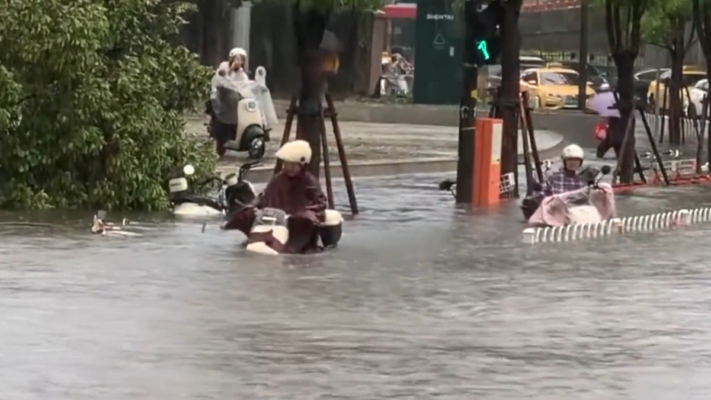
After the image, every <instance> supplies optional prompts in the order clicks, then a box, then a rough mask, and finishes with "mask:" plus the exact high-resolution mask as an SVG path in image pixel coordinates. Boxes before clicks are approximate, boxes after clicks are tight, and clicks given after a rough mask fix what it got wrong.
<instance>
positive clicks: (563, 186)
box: [541, 144, 589, 196]
mask: <svg viewBox="0 0 711 400" xmlns="http://www.w3.org/2000/svg"><path fill="white" fill-rule="evenodd" d="M583 157H584V152H583V149H582V148H581V147H580V146H578V145H575V144H571V145H570V146H567V147H566V148H564V149H563V152H562V153H561V155H560V158H561V160H562V161H563V167H561V169H560V170H559V171H557V172H554V173H553V174H552V175H551V176H550V177H549V178H548V180H546V182H545V184H544V185H543V191H542V193H541V194H542V195H543V196H552V195H555V194H561V193H565V192H570V191H573V190H578V189H582V188H584V187H585V186H587V185H588V175H589V174H578V169H579V168H580V167H581V166H582V165H583Z"/></svg>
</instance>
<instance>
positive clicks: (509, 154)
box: [499, 0, 523, 173]
mask: <svg viewBox="0 0 711 400" xmlns="http://www.w3.org/2000/svg"><path fill="white" fill-rule="evenodd" d="M502 5H503V13H502V18H501V27H500V30H501V92H500V98H499V106H500V110H501V118H502V119H503V120H504V122H503V130H502V139H503V142H502V152H501V153H502V154H501V172H502V173H511V172H514V171H516V170H517V169H518V151H517V149H516V146H517V141H518V140H517V138H518V117H517V115H518V104H519V101H520V98H521V85H520V82H521V81H520V77H521V65H520V64H521V62H520V59H519V54H520V52H521V31H520V30H519V27H518V20H519V17H520V15H521V7H522V5H523V0H506V1H503V3H502Z"/></svg>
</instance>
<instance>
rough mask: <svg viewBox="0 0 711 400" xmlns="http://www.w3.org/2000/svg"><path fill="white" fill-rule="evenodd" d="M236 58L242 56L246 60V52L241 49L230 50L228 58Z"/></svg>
mask: <svg viewBox="0 0 711 400" xmlns="http://www.w3.org/2000/svg"><path fill="white" fill-rule="evenodd" d="M236 56H242V57H245V58H247V50H245V49H243V48H241V47H235V48H234V49H232V50H230V58H232V57H236Z"/></svg>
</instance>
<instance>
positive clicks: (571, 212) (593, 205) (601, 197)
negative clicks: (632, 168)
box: [528, 165, 617, 226]
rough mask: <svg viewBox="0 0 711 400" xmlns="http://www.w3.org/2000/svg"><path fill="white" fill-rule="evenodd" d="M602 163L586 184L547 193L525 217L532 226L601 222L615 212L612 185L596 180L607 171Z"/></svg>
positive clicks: (606, 167)
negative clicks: (530, 213)
mask: <svg viewBox="0 0 711 400" xmlns="http://www.w3.org/2000/svg"><path fill="white" fill-rule="evenodd" d="M611 170H612V169H611V168H610V166H608V165H605V166H603V167H602V169H601V170H600V173H599V175H600V176H599V178H598V179H597V180H595V177H592V178H591V180H590V181H589V184H588V186H586V187H584V188H582V189H578V190H574V191H571V192H566V193H561V194H557V195H553V196H548V197H546V198H544V199H543V200H542V201H541V204H540V206H539V207H538V208H537V209H536V211H535V212H534V213H533V214H532V215H531V217H530V218H529V219H528V223H529V225H533V226H565V225H579V224H590V223H596V222H601V221H603V220H606V219H610V218H614V217H615V216H616V214H617V208H616V206H615V194H614V192H613V190H612V186H610V185H609V184H606V183H600V180H601V179H602V177H603V176H605V175H607V174H609V173H610V172H611Z"/></svg>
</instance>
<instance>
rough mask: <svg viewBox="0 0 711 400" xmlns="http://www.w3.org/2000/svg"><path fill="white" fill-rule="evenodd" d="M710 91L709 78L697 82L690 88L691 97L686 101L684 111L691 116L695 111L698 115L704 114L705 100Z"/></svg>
mask: <svg viewBox="0 0 711 400" xmlns="http://www.w3.org/2000/svg"><path fill="white" fill-rule="evenodd" d="M708 93H709V80H708V79H702V80H700V81H698V82H696V85H694V87H692V88H691V89H689V98H688V99H686V100H685V101H684V111H686V115H688V116H691V115H692V113H693V112H696V116H700V115H702V113H703V111H704V104H703V101H704V99H705V98H706V96H707V95H708ZM692 108H693V111H692Z"/></svg>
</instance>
